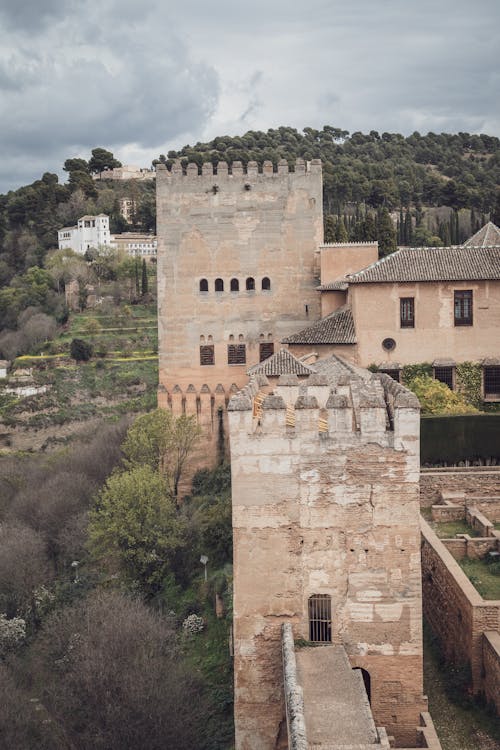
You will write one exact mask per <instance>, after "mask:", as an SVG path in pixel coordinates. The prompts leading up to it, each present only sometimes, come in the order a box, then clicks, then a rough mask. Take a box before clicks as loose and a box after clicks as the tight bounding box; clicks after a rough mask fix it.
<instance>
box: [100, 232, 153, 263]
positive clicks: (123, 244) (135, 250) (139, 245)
mask: <svg viewBox="0 0 500 750" xmlns="http://www.w3.org/2000/svg"><path fill="white" fill-rule="evenodd" d="M111 245H112V247H116V249H117V250H123V251H124V252H126V253H127V255H130V256H132V257H133V258H146V259H149V260H151V259H152V258H156V250H157V241H156V235H155V234H143V233H141V232H123V234H114V235H112V237H111Z"/></svg>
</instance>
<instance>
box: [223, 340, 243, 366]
mask: <svg viewBox="0 0 500 750" xmlns="http://www.w3.org/2000/svg"><path fill="white" fill-rule="evenodd" d="M246 361H247V348H246V345H245V344H228V347H227V363H228V365H244V364H245V363H246Z"/></svg>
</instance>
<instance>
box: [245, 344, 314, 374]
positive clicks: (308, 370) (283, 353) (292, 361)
mask: <svg viewBox="0 0 500 750" xmlns="http://www.w3.org/2000/svg"><path fill="white" fill-rule="evenodd" d="M313 372H316V370H315V369H314V367H311V366H310V365H305V364H304V363H303V362H301V361H300V359H297V357H294V356H293V354H292V353H291V352H289V351H288V350H287V349H280V350H279V351H278V352H276V353H275V354H272V355H271V356H270V357H268V358H267V359H265V360H264V361H263V362H259V364H258V365H253V367H250V369H249V370H247V374H248V375H258V374H262V375H267V376H271V377H273V376H274V377H276V376H278V375H311V374H312V373H313Z"/></svg>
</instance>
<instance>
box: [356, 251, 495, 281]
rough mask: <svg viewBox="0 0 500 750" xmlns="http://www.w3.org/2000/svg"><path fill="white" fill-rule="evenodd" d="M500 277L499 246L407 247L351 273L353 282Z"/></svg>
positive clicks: (471, 279) (477, 279)
mask: <svg viewBox="0 0 500 750" xmlns="http://www.w3.org/2000/svg"><path fill="white" fill-rule="evenodd" d="M485 279H500V245H499V246H497V247H470V246H467V247H465V246H460V247H405V248H401V250H397V251H396V252H395V253H392V255H387V256H386V257H385V258H381V259H380V260H378V261H377V262H376V263H372V265H371V266H368V267H367V268H364V269H363V270H362V271H358V272H357V273H352V274H349V275H348V276H347V281H348V282H349V284H363V283H373V282H384V281H385V282H398V281H401V282H404V281H474V280H476V281H480V280H485Z"/></svg>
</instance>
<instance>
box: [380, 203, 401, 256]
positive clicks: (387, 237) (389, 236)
mask: <svg viewBox="0 0 500 750" xmlns="http://www.w3.org/2000/svg"><path fill="white" fill-rule="evenodd" d="M377 237H378V249H379V255H380V256H381V257H384V256H385V255H389V254H390V253H393V252H394V251H395V250H397V245H396V230H395V228H394V224H393V221H392V219H391V217H390V215H389V211H388V210H387V209H386V208H383V209H382V210H381V211H380V213H379V214H378V220H377Z"/></svg>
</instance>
